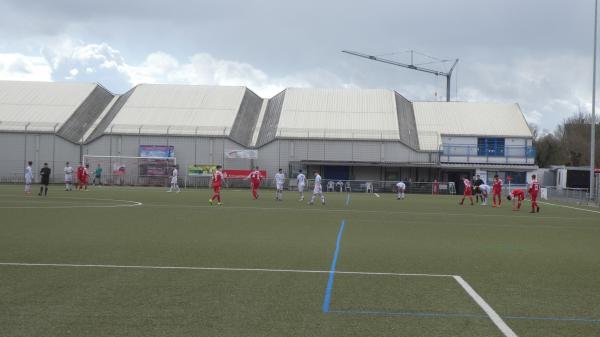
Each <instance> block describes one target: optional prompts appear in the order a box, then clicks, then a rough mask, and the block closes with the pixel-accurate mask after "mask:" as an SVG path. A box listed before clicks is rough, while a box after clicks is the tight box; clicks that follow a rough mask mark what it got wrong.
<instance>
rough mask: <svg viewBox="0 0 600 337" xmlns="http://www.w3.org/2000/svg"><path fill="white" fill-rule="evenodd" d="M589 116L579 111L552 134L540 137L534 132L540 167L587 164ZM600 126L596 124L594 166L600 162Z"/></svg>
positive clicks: (588, 156)
mask: <svg viewBox="0 0 600 337" xmlns="http://www.w3.org/2000/svg"><path fill="white" fill-rule="evenodd" d="M590 122H591V116H590V115H587V114H584V113H582V112H579V113H577V114H575V115H573V116H571V117H569V118H567V119H565V120H564V121H563V123H562V124H560V125H559V126H558V127H557V128H556V131H555V132H554V134H546V135H543V136H541V137H538V136H537V132H536V133H534V135H535V137H536V138H535V140H534V146H535V148H536V162H537V164H538V165H539V166H540V167H547V166H550V165H567V166H589V164H590ZM599 132H600V127H599V125H596V149H598V151H596V158H595V163H596V166H597V165H598V163H600V147H599V145H600V135H599Z"/></svg>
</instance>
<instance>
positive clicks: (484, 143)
mask: <svg viewBox="0 0 600 337" xmlns="http://www.w3.org/2000/svg"><path fill="white" fill-rule="evenodd" d="M477 155H478V156H482V157H504V138H477Z"/></svg>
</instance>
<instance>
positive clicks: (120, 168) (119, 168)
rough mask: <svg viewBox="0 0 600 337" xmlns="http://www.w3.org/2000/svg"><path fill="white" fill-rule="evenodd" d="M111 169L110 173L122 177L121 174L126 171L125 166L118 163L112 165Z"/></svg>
mask: <svg viewBox="0 0 600 337" xmlns="http://www.w3.org/2000/svg"><path fill="white" fill-rule="evenodd" d="M112 169H113V170H112V172H113V174H115V175H123V174H125V173H127V169H126V168H125V164H120V163H118V164H113V167H112Z"/></svg>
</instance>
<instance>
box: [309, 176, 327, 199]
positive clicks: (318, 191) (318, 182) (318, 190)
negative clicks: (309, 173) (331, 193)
mask: <svg viewBox="0 0 600 337" xmlns="http://www.w3.org/2000/svg"><path fill="white" fill-rule="evenodd" d="M314 173H315V188H314V189H313V195H312V197H311V198H310V201H309V202H308V204H309V205H312V204H314V203H315V197H316V196H317V195H318V196H320V197H321V204H323V205H325V196H324V195H323V185H321V176H320V175H319V172H317V171H315V172H314Z"/></svg>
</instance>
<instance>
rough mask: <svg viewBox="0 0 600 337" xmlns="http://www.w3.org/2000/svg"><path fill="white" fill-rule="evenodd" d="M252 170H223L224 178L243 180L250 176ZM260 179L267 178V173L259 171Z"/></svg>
mask: <svg viewBox="0 0 600 337" xmlns="http://www.w3.org/2000/svg"><path fill="white" fill-rule="evenodd" d="M252 171H253V170H223V174H224V175H225V178H228V179H244V178H246V177H248V176H249V175H250V172H252ZM260 177H261V178H263V179H266V178H267V171H265V170H261V171H260Z"/></svg>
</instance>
